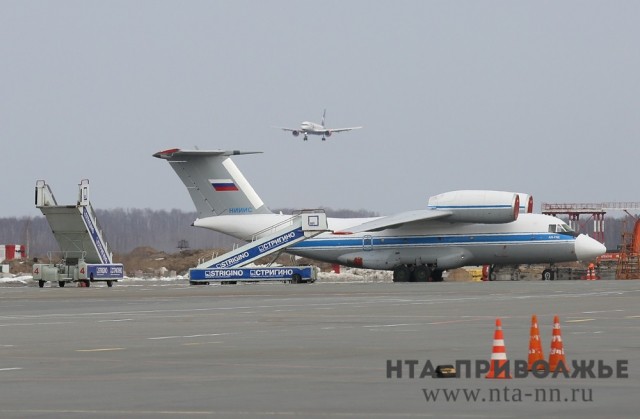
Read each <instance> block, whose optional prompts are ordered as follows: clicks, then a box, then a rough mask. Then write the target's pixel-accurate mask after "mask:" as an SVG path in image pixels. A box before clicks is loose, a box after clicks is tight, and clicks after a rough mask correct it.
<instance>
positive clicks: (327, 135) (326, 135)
mask: <svg viewBox="0 0 640 419" xmlns="http://www.w3.org/2000/svg"><path fill="white" fill-rule="evenodd" d="M331 134H333V132H331V131H325V133H324V136H325V137H331Z"/></svg>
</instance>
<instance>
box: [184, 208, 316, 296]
mask: <svg viewBox="0 0 640 419" xmlns="http://www.w3.org/2000/svg"><path fill="white" fill-rule="evenodd" d="M326 231H328V227H327V215H326V214H325V212H324V210H303V211H300V212H299V213H297V214H295V215H293V216H292V217H291V218H289V219H287V220H284V221H282V222H280V223H278V224H275V225H273V226H271V227H269V228H267V229H264V230H262V231H259V232H257V233H255V234H254V235H253V239H252V241H251V242H249V243H247V244H246V245H244V246H240V247H238V248H236V249H233V250H231V251H229V252H227V253H225V254H223V255H220V256H218V257H214V258H212V259H210V260H207V261H205V262H202V263H200V264H199V265H198V266H197V267H195V268H192V269H189V282H190V283H191V284H192V285H195V284H208V283H210V282H220V283H236V282H237V281H252V282H260V281H274V280H275V281H289V282H292V283H300V282H314V281H315V280H316V275H317V269H316V268H315V267H313V266H277V267H271V266H267V267H251V268H244V266H246V265H248V264H250V263H252V262H255V261H256V260H258V259H260V258H263V257H265V256H269V255H271V254H273V253H279V252H283V251H284V250H286V249H287V248H288V247H290V246H293V245H294V244H296V243H299V242H301V241H303V240H306V239H309V238H311V237H315V236H317V235H318V234H320V233H323V232H326Z"/></svg>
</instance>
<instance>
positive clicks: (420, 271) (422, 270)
mask: <svg viewBox="0 0 640 419" xmlns="http://www.w3.org/2000/svg"><path fill="white" fill-rule="evenodd" d="M413 280H414V281H415V282H431V269H429V267H428V266H425V265H418V266H416V268H415V269H414V270H413Z"/></svg>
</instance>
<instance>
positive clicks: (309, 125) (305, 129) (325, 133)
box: [274, 109, 362, 141]
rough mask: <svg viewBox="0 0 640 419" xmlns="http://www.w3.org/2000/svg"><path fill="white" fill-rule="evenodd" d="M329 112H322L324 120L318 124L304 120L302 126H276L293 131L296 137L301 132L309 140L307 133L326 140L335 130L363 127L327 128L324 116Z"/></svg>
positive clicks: (341, 130)
mask: <svg viewBox="0 0 640 419" xmlns="http://www.w3.org/2000/svg"><path fill="white" fill-rule="evenodd" d="M326 114H327V110H326V109H325V110H324V112H322V122H321V123H319V124H317V123H315V122H309V121H304V122H303V123H302V124H300V128H283V127H274V128H280V129H282V130H285V131H291V133H292V134H293V136H294V137H297V136H298V135H300V134H301V133H302V134H304V138H303V139H304V140H305V141H307V140H308V138H307V135H322V141H325V140H326V137H331V134H333V133H334V132H343V131H351V130H354V129H360V128H362V127H349V128H327V127H325V126H324V117H325V115H326Z"/></svg>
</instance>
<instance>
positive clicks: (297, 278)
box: [291, 274, 302, 284]
mask: <svg viewBox="0 0 640 419" xmlns="http://www.w3.org/2000/svg"><path fill="white" fill-rule="evenodd" d="M291 283H292V284H300V283H302V277H301V276H300V274H293V275H291Z"/></svg>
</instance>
